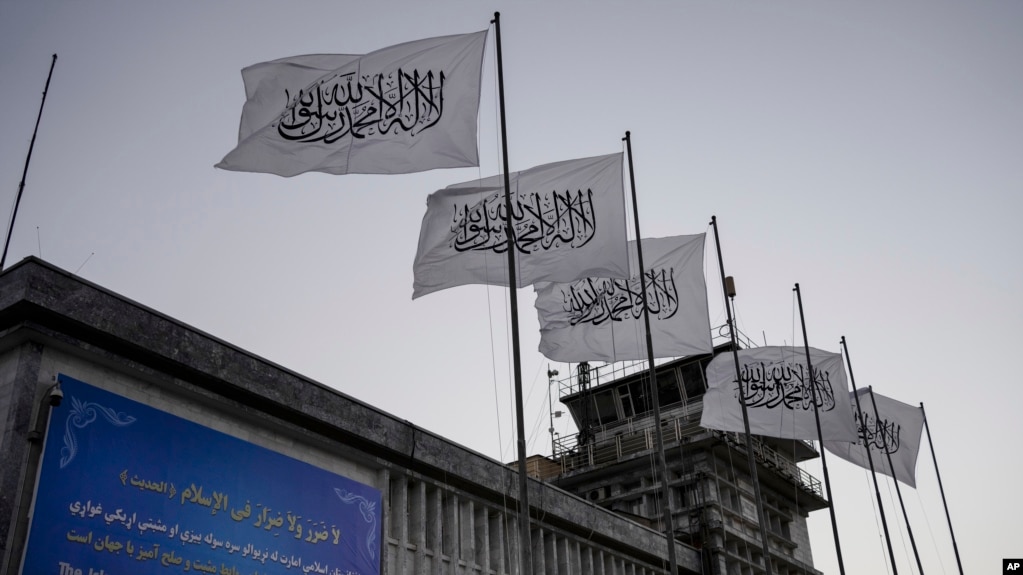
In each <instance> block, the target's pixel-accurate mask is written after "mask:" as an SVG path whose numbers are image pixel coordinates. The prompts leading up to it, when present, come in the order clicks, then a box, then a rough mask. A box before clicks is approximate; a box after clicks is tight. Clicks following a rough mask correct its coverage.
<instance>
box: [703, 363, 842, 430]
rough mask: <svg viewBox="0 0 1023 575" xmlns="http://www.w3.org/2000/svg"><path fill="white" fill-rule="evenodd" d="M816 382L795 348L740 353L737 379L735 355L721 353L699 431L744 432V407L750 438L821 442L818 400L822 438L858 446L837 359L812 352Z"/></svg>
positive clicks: (711, 377) (710, 380) (710, 374)
mask: <svg viewBox="0 0 1023 575" xmlns="http://www.w3.org/2000/svg"><path fill="white" fill-rule="evenodd" d="M810 362H811V364H812V366H813V378H812V379H811V378H810V377H809V371H808V370H807V368H806V351H805V349H804V348H801V347H800V348H797V347H789V346H785V347H778V346H772V347H758V348H753V349H743V350H739V379H740V380H741V385H739V383H737V382H736V378H735V361H734V359H733V358H732V354H731V353H722V354H720V355H718V356H717V357H715V358H714V359H713V360H711V362H710V364H709V365H708V366H707V393H706V394H704V396H703V416H702V418H701V419H700V425H702V426H703V427H706V428H708V429H723V430H725V431H743V423H742V404H740V403H739V401H740V400H741V401H743V402H744V403H745V404H746V412H747V415H748V416H749V425H750V432H751V433H755V434H758V435H766V436H768V437H783V438H788V439H817V423H816V420H815V418H814V407H813V406H814V399H816V403H817V412H818V413H819V415H820V422H821V437H823V438H824V439H832V440H835V441H856V424H855V422H854V421H853V417H852V409H851V407H850V405H851V404H850V402H849V385H848V383H846V379H845V369H844V368H843V367H842V356H841V355H840V354H837V353H831V352H827V351H821V350H819V349H814V348H810Z"/></svg>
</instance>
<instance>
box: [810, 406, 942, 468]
mask: <svg viewBox="0 0 1023 575" xmlns="http://www.w3.org/2000/svg"><path fill="white" fill-rule="evenodd" d="M853 394H859V396H860V410H861V412H862V414H863V417H862V419H861V418H860V412H857V411H856V398H855V396H854V395H853ZM849 397H850V399H851V401H852V410H853V416H854V418H855V420H856V424H857V428H858V431H859V434H860V437H859V441H857V442H855V443H850V442H846V441H825V442H824V448H825V449H827V450H828V451H830V452H831V453H834V454H835V455H837V456H839V457H841V458H842V459H845V460H846V461H851V462H853V463H855V464H856V465H859V466H860V467H863V468H864V469H870V463H871V461H872V462H873V463H874V470H875V471H877V472H878V473H884V474H885V475H887V476H889V477H894V478H895V479H898V480H899V481H901V482H903V483H905V484H906V485H908V486H910V487H913V488H916V457H917V454H919V453H920V438H921V435H922V434H923V429H924V414H923V411H921V410H920V408H919V407H913V406H912V405H907V404H905V403H902V402H901V401H898V400H895V399H891V398H888V397H885V396H883V395H881V394H879V393H874V399H875V400H876V401H877V410H876V411H875V410H874V404H873V403H872V402H871V400H870V390H869V389H858V390H856V391H855V392H852V393H850V395H849ZM864 444H866V445H869V446H870V460H868V459H867V450H866V448H864ZM889 455H890V456H891V465H889V463H888V456H889ZM893 466H894V468H895V469H894V471H893V469H892V467H893Z"/></svg>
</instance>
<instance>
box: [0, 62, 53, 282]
mask: <svg viewBox="0 0 1023 575" xmlns="http://www.w3.org/2000/svg"><path fill="white" fill-rule="evenodd" d="M56 65H57V55H56V54H54V55H53V60H51V61H50V73H49V74H48V75H47V76H46V87H44V88H43V101H42V102H40V104H39V115H38V116H36V127H35V129H34V130H32V140H31V141H30V142H29V144H28V157H26V158H25V169H24V170H23V171H22V172H21V183H20V184H18V195H17V197H15V199H14V211H13V212H12V213H11V225H10V226H9V227H8V228H7V239H6V240H4V253H3V256H0V271H3V269H4V262H6V261H7V248H9V247H10V245H11V234H13V233H14V220H15V218H17V217H18V205H19V204H21V193H22V192H23V191H25V178H26V177H27V176H28V164H29V162H31V161H32V148H34V147H35V145H36V134H37V133H38V132H39V121H40V120H42V118H43V106H45V105H46V93H47V92H49V91H50V78H52V77H53V67H54V66H56Z"/></svg>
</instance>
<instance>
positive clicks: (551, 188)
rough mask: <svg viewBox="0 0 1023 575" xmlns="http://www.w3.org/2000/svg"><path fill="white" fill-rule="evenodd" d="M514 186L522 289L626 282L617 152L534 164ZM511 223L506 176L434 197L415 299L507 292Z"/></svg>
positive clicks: (515, 177) (513, 177)
mask: <svg viewBox="0 0 1023 575" xmlns="http://www.w3.org/2000/svg"><path fill="white" fill-rule="evenodd" d="M510 181H511V192H512V194H511V196H512V197H511V200H512V214H511V215H512V217H511V220H512V225H513V226H514V227H513V231H514V233H515V247H516V253H515V259H516V265H517V280H518V281H517V283H518V287H525V286H527V285H530V284H534V283H536V282H541V281H552V282H570V281H574V280H577V279H580V278H584V277H589V276H606V277H616V278H625V277H628V276H629V261H628V260H629V258H628V252H627V250H626V240H625V196H624V193H623V186H622V154H621V153H620V152H619V153H617V154H610V155H607V156H596V157H592V158H583V159H578V160H566V161H563V162H556V163H553V164H545V165H543V166H537V167H535V168H531V169H528V170H525V171H522V172H516V173H514V174H510ZM507 222H508V218H507V211H506V210H505V193H504V176H503V175H498V176H492V177H489V178H485V179H482V180H473V181H470V182H465V183H462V184H455V185H453V186H448V187H447V188H444V189H443V190H440V191H437V192H434V193H433V194H430V196H429V197H428V198H427V199H426V215H425V216H423V225H422V228H421V229H420V232H419V249H418V250H417V251H416V259H415V262H414V263H413V265H412V271H413V274H414V282H413V286H412V299H415V298H417V297H420V296H423V295H426V294H428V293H431V292H435V291H438V290H442V289H447V288H450V287H455V286H460V285H466V284H489V285H501V286H507V285H508V254H507V250H508V234H507V225H508V224H507Z"/></svg>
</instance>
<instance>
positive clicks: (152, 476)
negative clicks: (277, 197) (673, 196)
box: [0, 257, 826, 575]
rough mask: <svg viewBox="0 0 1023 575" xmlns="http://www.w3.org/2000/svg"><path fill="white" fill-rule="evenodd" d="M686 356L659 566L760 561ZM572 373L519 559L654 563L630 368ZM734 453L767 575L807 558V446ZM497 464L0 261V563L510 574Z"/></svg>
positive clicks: (201, 338) (535, 464)
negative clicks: (324, 488) (570, 423)
mask: <svg viewBox="0 0 1023 575" xmlns="http://www.w3.org/2000/svg"><path fill="white" fill-rule="evenodd" d="M707 360H708V358H702V359H699V360H696V361H695V362H694V361H690V362H672V363H669V364H665V365H664V366H661V367H660V372H659V373H660V375H659V377H658V379H659V384H660V387H661V389H662V393H663V399H662V406H663V407H664V410H663V429H664V430H665V431H666V434H667V435H666V437H667V438H669V439H668V440H667V441H668V460H669V467H670V468H671V478H670V480H671V492H672V502H673V504H674V505H675V506H673V511H674V520H675V528H676V537H677V541H676V543H675V554H676V557H677V563H678V572H679V573H680V574H682V575H695V574H732V573H742V574H746V573H761V572H763V571H762V569H761V568H759V567H757V565H759V564H760V561H761V560H760V558H759V557H758V553H759V546H758V538H757V531H756V516H755V512H754V513H753V514H752V515H751V507H750V498H751V495H750V482H749V479H748V477H749V474H748V470H747V469H745V467H744V465H745V458H744V455H743V454H744V451H743V447H742V441H741V438H738V439H737V438H736V437H735V436H734V435H733V434H721V433H713V432H709V431H707V430H703V429H701V428H699V427H698V425H697V423H698V420H699V404H700V402H699V395H700V393H702V391H701V390H702V388H700V384H702V370H701V369H700V362H703V363H705V362H706V361H707ZM589 375H590V384H587V386H586V387H585V389H584V388H583V387H581V386H580V385H579V378H578V377H577V376H576V377H573V378H572V379H570V380H569V381H567V382H565V384H564V387H563V400H564V401H565V403H566V405H567V406H568V407H569V409H570V410H571V411H572V414H573V416H574V417H575V419H576V421H577V423H579V425H580V429H583V430H584V432H583V433H582V434H581V437H579V438H573V439H572V440H568V439H567V438H566V439H564V440H562V441H560V442H559V443H558V445H557V457H555V458H543V457H538V458H533V460H531V461H530V470H531V475H535V476H537V478H533V479H531V480H530V481H529V485H528V488H529V502H530V509H529V513H530V516H531V521H530V523H531V541H530V546H531V549H532V563H533V564H532V569H531V571H532V572H533V573H537V574H539V573H544V574H557V575H567V574H573V575H574V574H577V573H583V574H590V573H593V574H597V575H660V574H664V573H667V572H668V569H667V565H666V559H665V558H666V557H667V541H666V539H665V537H664V536H663V535H662V534H661V532H660V531H659V530H660V528H661V527H660V521H659V519H658V517H659V515H658V512H657V510H658V508H659V507H658V506H659V505H660V504H661V501H660V500H659V497H660V496H659V495H658V492H657V491H658V490H657V489H656V484H655V482H654V480H653V475H652V473H651V469H652V468H651V466H650V465H649V456H650V454H651V453H652V451H651V450H652V441H651V435H650V431H651V429H652V427H651V424H652V418H651V417H650V415H649V413H648V410H647V409H646V407H645V406H646V403H645V402H644V400H643V398H644V396H645V395H644V392H643V390H642V389H641V386H639V385H638V382H639V377H640V376H639V375H636V374H630V373H615V374H604V373H596V372H594V373H591V374H589ZM672 378H674V379H672ZM675 394H677V396H676V395H675ZM196 442H198V445H196ZM754 450H755V453H756V454H757V461H758V465H759V468H758V472H759V473H760V480H761V482H762V484H763V487H764V492H765V497H766V499H767V502H766V503H767V509H768V521H769V527H770V531H771V537H772V546H771V551H772V555H773V557H774V565H775V566H776V569H775V572H776V573H783V574H787V573H797V572H798V573H806V572H811V573H816V571H813V569H812V566H811V565H812V560H811V558H810V551H809V541H808V537H807V532H806V522H805V518H806V514H807V513H808V512H809V511H812V510H814V509H820V508H822V507H824V506H826V502H825V501H824V499H823V498H822V496H821V493H820V485H819V483H818V482H817V481H816V480H815V479H813V478H812V477H809V476H808V475H806V474H805V472H802V471H801V470H798V469H797V468H796V467H795V465H794V462H796V461H799V460H802V459H805V458H808V457H812V456H814V455H815V452H814V451H813V450H812V448H810V447H809V446H808V445H806V444H804V443H802V442H797V443H793V442H787V443H786V442H770V441H768V440H758V441H756V442H755V444H754ZM253 466H258V467H253ZM122 469H123V470H122ZM254 469H255V470H256V471H254ZM515 469H516V467H515V466H514V465H512V466H509V465H507V464H505V463H502V462H498V461H495V460H492V459H489V458H487V457H485V456H483V455H481V454H479V453H476V452H473V451H471V450H468V449H466V448H464V447H462V446H460V445H458V444H455V443H453V442H451V441H448V440H445V439H444V438H442V437H439V436H437V435H435V434H432V433H430V432H429V431H427V430H425V429H421V428H418V427H416V426H415V425H413V424H411V423H410V422H408V421H405V420H403V419H399V418H396V417H394V416H391V415H389V414H387V413H385V412H383V411H381V410H379V409H377V408H375V407H373V406H370V405H367V404H365V403H362V402H360V401H358V400H357V399H355V398H352V397H349V396H347V395H345V394H343V393H340V392H338V391H336V390H335V389H332V388H330V387H328V386H326V385H323V384H321V383H318V382H315V381H312V380H309V379H307V378H304V377H302V376H301V375H299V374H296V373H294V372H291V371H289V370H287V369H285V368H283V367H281V366H278V365H275V364H273V363H271V362H268V361H266V360H264V359H262V358H259V357H257V356H254V355H252V354H250V353H247V352H246V351H244V350H242V349H238V348H236V347H233V346H232V345H230V344H229V343H227V342H224V341H221V340H218V339H216V338H215V337H213V336H211V335H208V334H205V333H202V332H200V331H198V330H196V329H194V328H191V327H189V326H187V325H184V324H183V323H181V322H178V321H176V320H174V319H173V318H170V317H167V316H165V315H162V314H160V313H159V312H157V311H154V310H152V309H149V308H147V307H145V306H143V305H140V304H138V303H136V302H133V301H130V300H128V299H126V298H124V297H122V296H119V295H118V294H116V293H113V292H111V291H109V290H106V289H104V288H102V287H99V286H97V285H94V284H91V283H89V282H86V281H83V280H82V279H80V278H78V277H75V276H74V275H73V274H70V273H68V272H66V271H64V270H61V269H58V268H56V267H54V266H52V265H50V264H48V263H46V262H43V261H41V260H39V259H36V258H31V257H30V258H27V259H25V260H22V261H21V262H19V263H17V264H16V265H14V266H12V267H10V268H8V269H6V270H4V271H3V272H2V273H0V558H2V565H0V573H12V574H13V573H22V572H24V573H31V574H32V575H35V574H36V573H59V574H60V575H99V574H103V575H112V574H113V573H150V572H153V573H161V574H165V573H176V572H179V571H180V572H185V571H188V570H190V569H191V568H192V567H194V569H191V570H196V571H201V572H217V573H221V574H222V575H223V574H225V573H226V574H237V575H241V574H254V573H260V574H264V573H288V574H291V573H295V572H298V571H299V570H301V571H302V572H303V573H329V574H337V575H349V574H355V573H359V574H360V575H369V573H372V572H379V573H381V574H386V575H412V574H428V573H429V574H434V573H450V574H466V575H470V574H471V575H476V574H478V575H490V574H493V575H502V574H517V573H523V572H525V571H528V570H523V569H521V568H520V565H519V562H520V559H519V551H520V549H519V547H518V537H517V534H518V532H519V530H518V517H519V514H518V512H517V494H518V481H517V475H516V471H515ZM317 482H326V483H324V484H325V485H326V484H330V485H333V486H335V487H334V488H333V493H330V494H327V495H323V496H322V497H321V496H320V495H318V493H319V492H318V491H317V489H318V488H317V487H316V486H317V485H319V483H317ZM337 486H340V487H337ZM335 493H336V496H335ZM310 497H311V498H312V499H309V498H310ZM308 501H312V503H311V504H310V503H308ZM243 502H244V506H243ZM101 503H102V509H101ZM292 505H295V506H297V507H291V506H292ZM285 506H288V507H287V508H286V507H285ZM285 508H286V509H287V510H286V512H285V511H284V509H285ZM218 511H219V512H220V513H218ZM302 515H304V516H307V517H306V518H305V519H303V518H302V517H301V516H302ZM309 516H315V517H314V518H313V519H311V518H310V517H309ZM342 516H343V517H342ZM349 516H350V517H353V518H354V519H353V521H355V522H356V523H342V520H343V521H349V519H348V517H349ZM316 518H319V519H324V520H321V521H319V522H318V523H317V522H316V521H314V519H316ZM285 519H287V522H285ZM303 521H304V522H305V523H303ZM335 522H336V525H335V524H334V523H335ZM360 522H361V523H360ZM303 525H305V527H306V530H305V535H304V536H303V529H302V526H303ZM338 526H340V527H338ZM356 530H361V531H360V533H362V535H360V537H361V539H357V541H356V542H355V543H349V537H351V533H354V532H355V531H356ZM356 543H357V544H358V545H360V546H361V547H360V548H359V549H358V553H356V549H355V547H354V545H355V544H356ZM346 545H347V547H346ZM356 554H359V555H360V557H364V558H365V559H366V563H360V564H358V565H368V567H353V566H352V565H355V564H354V563H348V561H349V560H350V558H351V557H352V556H354V555H356ZM314 558H315V560H314Z"/></svg>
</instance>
